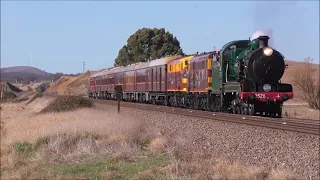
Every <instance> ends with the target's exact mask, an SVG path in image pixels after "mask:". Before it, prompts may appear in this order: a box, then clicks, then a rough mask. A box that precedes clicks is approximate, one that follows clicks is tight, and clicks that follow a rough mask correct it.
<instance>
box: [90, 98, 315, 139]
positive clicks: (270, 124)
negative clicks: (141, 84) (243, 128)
mask: <svg viewBox="0 0 320 180" xmlns="http://www.w3.org/2000/svg"><path fill="white" fill-rule="evenodd" d="M93 101H94V102H96V103H98V104H108V105H114V106H116V105H117V101H113V100H99V99H93ZM121 107H127V108H136V109H142V110H147V111H157V112H165V113H172V114H179V115H184V116H191V117H197V118H204V119H212V120H217V121H226V122H233V123H240V124H247V125H253V126H261V127H266V128H272V129H281V130H287V131H293V132H300V133H307V134H313V135H320V121H316V120H308V119H290V118H267V117H260V116H248V115H237V114H226V113H220V112H207V111H200V110H193V109H183V108H176V107H167V106H156V105H151V104H140V103H131V102H123V101H121Z"/></svg>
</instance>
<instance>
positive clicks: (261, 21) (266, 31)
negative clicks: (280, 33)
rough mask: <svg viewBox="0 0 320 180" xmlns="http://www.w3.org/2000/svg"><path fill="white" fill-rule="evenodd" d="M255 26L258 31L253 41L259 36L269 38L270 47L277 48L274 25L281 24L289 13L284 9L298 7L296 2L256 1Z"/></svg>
mask: <svg viewBox="0 0 320 180" xmlns="http://www.w3.org/2000/svg"><path fill="white" fill-rule="evenodd" d="M252 5H253V11H252V13H253V14H252V16H253V26H254V29H256V31H255V32H254V33H253V34H252V36H251V39H255V38H257V37H258V36H261V35H262V36H263V35H264V36H269V38H270V39H269V43H268V44H269V46H270V47H273V48H275V41H274V38H275V36H274V35H275V31H274V25H275V24H281V21H283V20H281V18H279V17H284V14H285V13H287V12H286V11H284V9H286V8H288V7H290V6H291V7H293V8H294V7H297V2H296V1H291V2H290V1H254V2H253V4H252Z"/></svg>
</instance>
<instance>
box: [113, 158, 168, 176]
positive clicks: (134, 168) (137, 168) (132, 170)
mask: <svg viewBox="0 0 320 180" xmlns="http://www.w3.org/2000/svg"><path fill="white" fill-rule="evenodd" d="M168 164H169V159H168V158H167V157H165V156H154V157H148V158H145V159H141V160H138V161H137V162H134V163H128V162H122V163H112V162H109V163H108V166H107V170H108V171H109V172H115V173H116V174H117V177H116V179H119V180H120V179H133V178H135V177H136V176H137V175H138V174H139V173H140V172H144V171H147V170H152V169H155V168H158V167H164V166H166V165H168ZM155 176H156V175H155Z"/></svg>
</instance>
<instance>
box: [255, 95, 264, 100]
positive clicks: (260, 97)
mask: <svg viewBox="0 0 320 180" xmlns="http://www.w3.org/2000/svg"><path fill="white" fill-rule="evenodd" d="M255 95H256V98H258V99H262V98H266V95H265V94H255Z"/></svg>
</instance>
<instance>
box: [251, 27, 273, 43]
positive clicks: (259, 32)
mask: <svg viewBox="0 0 320 180" xmlns="http://www.w3.org/2000/svg"><path fill="white" fill-rule="evenodd" d="M259 36H269V38H270V39H269V42H268V44H269V45H268V46H270V47H274V43H273V30H272V29H267V30H256V31H255V32H254V33H253V34H252V36H251V37H250V39H251V40H253V39H256V38H257V37H259Z"/></svg>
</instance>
